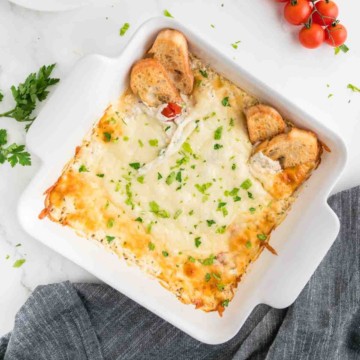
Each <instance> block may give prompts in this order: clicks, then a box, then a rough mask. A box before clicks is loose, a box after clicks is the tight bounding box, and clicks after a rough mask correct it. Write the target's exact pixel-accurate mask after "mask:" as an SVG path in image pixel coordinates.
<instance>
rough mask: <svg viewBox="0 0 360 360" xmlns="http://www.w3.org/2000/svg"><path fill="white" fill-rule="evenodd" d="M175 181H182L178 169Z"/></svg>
mask: <svg viewBox="0 0 360 360" xmlns="http://www.w3.org/2000/svg"><path fill="white" fill-rule="evenodd" d="M175 179H176V181H178V182H180V183H181V181H182V178H181V171H178V172H177V174H176V178H175Z"/></svg>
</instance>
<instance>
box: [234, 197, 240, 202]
mask: <svg viewBox="0 0 360 360" xmlns="http://www.w3.org/2000/svg"><path fill="white" fill-rule="evenodd" d="M233 200H234V201H235V202H238V201H240V200H241V197H240V196H234V197H233Z"/></svg>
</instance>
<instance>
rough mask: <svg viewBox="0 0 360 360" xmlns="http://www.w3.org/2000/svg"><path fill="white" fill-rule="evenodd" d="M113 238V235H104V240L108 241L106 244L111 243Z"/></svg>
mask: <svg viewBox="0 0 360 360" xmlns="http://www.w3.org/2000/svg"><path fill="white" fill-rule="evenodd" d="M114 240H115V236H109V235H106V241H107V242H108V244H110V243H112V242H113V241H114Z"/></svg>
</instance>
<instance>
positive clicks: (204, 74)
mask: <svg viewBox="0 0 360 360" xmlns="http://www.w3.org/2000/svg"><path fill="white" fill-rule="evenodd" d="M199 73H200V74H201V75H202V76H203V77H204V78H208V73H207V71H206V70H202V69H199Z"/></svg>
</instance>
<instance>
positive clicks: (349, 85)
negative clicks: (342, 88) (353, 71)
mask: <svg viewBox="0 0 360 360" xmlns="http://www.w3.org/2000/svg"><path fill="white" fill-rule="evenodd" d="M347 88H348V89H350V90H351V91H352V92H360V88H358V87H357V86H355V85H353V84H348V86H347Z"/></svg>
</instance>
